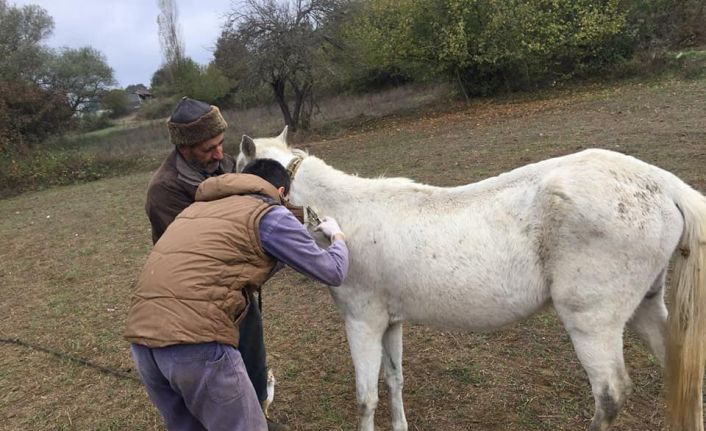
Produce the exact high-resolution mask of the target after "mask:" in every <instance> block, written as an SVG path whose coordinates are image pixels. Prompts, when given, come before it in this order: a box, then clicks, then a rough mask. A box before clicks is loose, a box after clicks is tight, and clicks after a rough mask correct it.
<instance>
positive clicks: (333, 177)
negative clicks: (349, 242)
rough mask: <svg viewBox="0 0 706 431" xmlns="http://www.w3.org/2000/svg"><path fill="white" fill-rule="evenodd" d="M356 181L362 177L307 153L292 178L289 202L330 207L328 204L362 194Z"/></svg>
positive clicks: (336, 203) (337, 203)
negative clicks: (336, 167) (345, 171)
mask: <svg viewBox="0 0 706 431" xmlns="http://www.w3.org/2000/svg"><path fill="white" fill-rule="evenodd" d="M358 182H362V179H361V178H358V177H356V176H353V175H348V174H346V173H344V172H342V171H339V170H337V169H335V168H333V167H331V166H329V165H327V164H326V163H324V162H323V160H321V159H319V158H317V157H314V156H308V157H306V158H305V159H304V160H303V161H302V162H301V164H300V165H299V169H298V171H297V173H296V175H295V177H294V183H293V184H292V202H293V203H294V204H296V205H307V206H314V207H319V208H320V207H322V206H324V207H327V209H332V208H330V207H331V206H334V207H337V206H338V205H339V204H340V203H344V202H350V201H352V200H357V199H356V198H357V196H356V195H359V194H363V193H364V187H357V186H356V183H358ZM359 186H362V184H359Z"/></svg>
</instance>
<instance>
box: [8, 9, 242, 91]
mask: <svg viewBox="0 0 706 431" xmlns="http://www.w3.org/2000/svg"><path fill="white" fill-rule="evenodd" d="M14 3H15V4H16V5H17V6H23V5H26V4H36V5H39V6H41V7H42V8H44V9H46V10H47V12H48V13H49V15H51V16H52V18H54V33H53V35H52V36H51V37H50V38H49V39H48V40H47V41H46V43H47V45H49V46H51V47H55V48H58V47H62V46H67V47H71V48H78V47H81V46H87V45H89V46H92V47H94V48H96V49H98V50H99V51H100V52H102V53H103V54H104V55H105V56H106V59H107V61H108V64H109V65H110V67H112V68H113V70H114V71H115V78H116V79H117V80H118V82H119V83H120V85H121V86H123V87H124V86H127V85H130V84H137V83H143V84H145V85H149V82H150V79H151V77H152V74H153V73H154V72H155V71H156V70H157V69H158V68H159V67H160V65H161V63H162V54H161V51H160V46H159V38H158V35H157V15H158V14H159V9H158V7H157V1H156V0H152V1H146V0H101V1H95V2H86V1H85V0H15V2H14ZM230 3H231V2H230V0H207V1H198V0H181V1H177V9H178V12H179V25H180V27H181V29H182V41H183V43H184V45H185V51H186V55H187V56H189V57H191V58H193V59H194V60H195V61H196V62H197V63H200V64H207V63H208V62H209V61H211V60H212V58H213V48H214V47H215V44H216V40H217V39H218V35H219V34H220V30H221V25H222V22H223V18H222V17H223V14H224V13H226V12H227V11H228V10H230Z"/></svg>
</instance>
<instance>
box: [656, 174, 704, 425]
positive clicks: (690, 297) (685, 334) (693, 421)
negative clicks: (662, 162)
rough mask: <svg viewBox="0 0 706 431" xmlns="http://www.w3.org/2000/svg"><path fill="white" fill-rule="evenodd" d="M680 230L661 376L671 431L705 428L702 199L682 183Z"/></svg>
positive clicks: (678, 201) (679, 201) (677, 202)
mask: <svg viewBox="0 0 706 431" xmlns="http://www.w3.org/2000/svg"><path fill="white" fill-rule="evenodd" d="M680 186H681V187H679V189H680V192H679V193H678V196H677V197H676V199H675V203H676V204H677V206H678V207H679V210H680V211H681V213H682V215H683V217H684V231H683V233H682V237H681V240H680V242H679V246H678V248H677V250H676V252H675V257H674V274H673V278H674V280H673V281H674V282H673V286H672V288H671V291H670V300H669V319H668V322H667V336H666V348H667V361H666V369H665V381H666V387H667V404H668V406H669V415H670V424H671V431H703V430H704V425H703V404H702V403H703V401H702V390H703V377H704V366H705V365H706V198H704V196H703V195H701V194H700V193H698V192H696V191H695V190H693V189H692V188H690V187H688V186H686V185H685V184H683V183H682V184H680Z"/></svg>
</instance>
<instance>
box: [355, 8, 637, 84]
mask: <svg viewBox="0 0 706 431" xmlns="http://www.w3.org/2000/svg"><path fill="white" fill-rule="evenodd" d="M626 22H627V21H626V12H625V10H623V9H621V3H620V2H619V1H618V0H604V1H600V2H596V1H592V0H542V1H532V2H530V1H526V0H509V1H503V2H496V1H492V0H479V1H474V2H468V1H464V0H429V1H427V0H402V1H398V0H370V1H368V2H365V3H364V4H363V10H362V11H361V13H360V14H359V15H358V17H357V19H356V20H354V21H353V23H352V25H351V26H350V27H349V29H348V35H349V37H350V38H352V39H353V40H355V41H356V43H355V44H354V46H356V47H358V49H359V50H361V51H362V53H361V54H360V55H361V58H363V59H364V61H365V64H366V66H367V67H368V68H370V69H374V68H381V67H382V68H383V69H391V70H395V69H398V70H401V71H402V72H403V73H408V74H410V75H412V76H414V77H416V78H417V79H427V78H430V77H432V78H433V77H435V76H446V77H448V78H450V79H452V80H454V81H455V82H457V83H458V84H460V86H461V88H463V89H464V91H466V92H468V93H470V94H486V93H491V92H493V91H496V90H497V89H499V88H507V89H515V88H527V87H531V86H534V85H542V84H543V83H546V82H551V81H553V80H557V79H562V78H566V77H571V76H575V75H582V74H587V73H590V72H593V71H595V70H598V69H601V68H603V67H605V66H607V65H610V64H613V63H615V62H617V61H620V60H622V59H624V58H626V57H627V56H629V55H630V54H631V52H632V49H633V47H634V45H635V41H634V35H633V34H631V33H630V31H629V28H628V26H627V25H626Z"/></svg>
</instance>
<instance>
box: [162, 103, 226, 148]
mask: <svg viewBox="0 0 706 431" xmlns="http://www.w3.org/2000/svg"><path fill="white" fill-rule="evenodd" d="M167 127H168V128H169V140H170V141H171V142H172V144H174V145H176V146H182V145H185V146H188V147H193V146H194V145H196V144H199V143H201V142H203V141H206V140H208V139H211V138H213V137H214V136H216V135H218V134H220V133H222V132H223V131H224V130H225V129H226V128H227V127H228V123H226V120H224V119H223V116H222V115H221V111H220V110H219V109H218V107H216V106H213V105H209V104H208V103H204V102H201V101H198V100H194V99H189V98H188V97H183V98H182V99H181V100H180V101H179V103H177V106H176V107H175V108H174V112H172V115H171V117H169V120H167Z"/></svg>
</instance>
